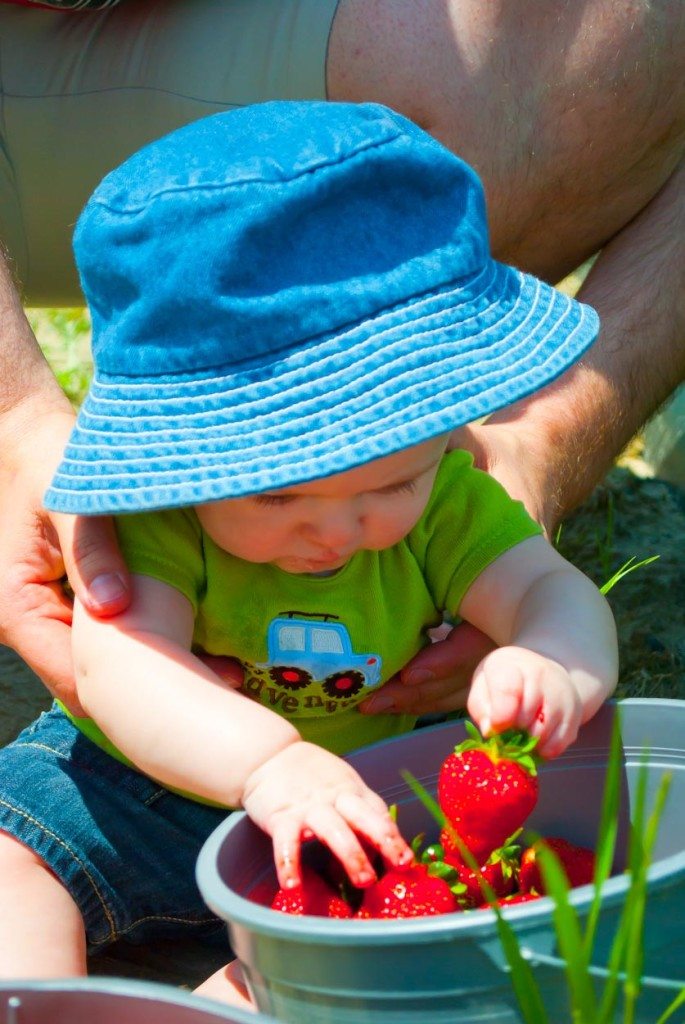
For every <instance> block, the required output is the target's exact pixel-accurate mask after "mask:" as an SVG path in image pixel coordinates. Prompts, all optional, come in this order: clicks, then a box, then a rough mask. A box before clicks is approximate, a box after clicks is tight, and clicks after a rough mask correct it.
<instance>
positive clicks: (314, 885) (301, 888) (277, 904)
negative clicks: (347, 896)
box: [271, 867, 352, 917]
mask: <svg viewBox="0 0 685 1024" xmlns="http://www.w3.org/2000/svg"><path fill="white" fill-rule="evenodd" d="M271 909H272V910H280V911H282V912H283V913H284V914H297V915H302V914H311V915H313V916H314V917H352V908H351V907H350V905H349V904H348V903H347V902H346V901H345V900H344V899H343V898H342V896H339V895H338V893H336V892H335V890H334V889H331V888H330V886H328V885H326V883H325V882H324V880H323V878H320V877H319V876H318V875H317V874H316V872H315V871H312V869H311V868H307V867H303V868H302V884H301V885H298V886H295V888H294V889H279V890H278V892H277V893H276V895H275V896H274V898H273V900H272V903H271Z"/></svg>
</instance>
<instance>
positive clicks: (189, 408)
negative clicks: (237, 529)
mask: <svg viewBox="0 0 685 1024" xmlns="http://www.w3.org/2000/svg"><path fill="white" fill-rule="evenodd" d="M598 329H599V323H598V318H597V315H596V313H595V312H594V310H592V309H591V308H589V307H587V306H584V305H582V304H580V303H578V302H576V301H575V300H573V299H571V298H569V297H568V296H566V295H564V294H563V293H561V292H559V291H558V290H556V289H554V288H551V287H549V286H548V285H545V284H543V283H541V282H540V281H538V280H537V279H535V278H533V277H529V276H528V275H525V274H522V273H520V272H518V271H516V270H514V269H512V268H510V267H506V266H503V265H502V264H498V263H495V262H491V263H490V264H489V265H488V266H487V268H486V270H485V271H483V273H481V274H480V275H478V277H477V278H475V279H473V280H470V281H468V282H464V281H460V282H456V283H454V285H453V286H452V287H448V288H444V289H442V290H440V291H438V292H434V293H431V294H430V295H423V296H418V297H416V298H414V299H412V300H411V301H410V302H408V303H404V304H402V305H401V306H400V307H396V308H394V309H390V310H385V311H383V312H381V313H379V314H378V315H376V316H375V317H373V318H372V319H369V320H365V321H363V322H362V323H360V324H355V325H354V326H352V327H351V328H350V329H349V330H346V331H343V332H338V333H336V334H335V335H334V336H328V337H325V338H317V339H312V340H311V341H310V342H309V343H308V344H307V345H305V346H303V347H302V348H301V349H300V350H299V351H298V352H297V353H295V354H291V355H288V356H287V357H285V358H282V359H273V357H272V360H271V363H270V365H268V366H265V365H264V363H263V362H262V363H258V362H257V361H251V360H250V359H249V358H247V359H246V360H245V362H244V363H243V364H241V366H240V370H239V372H236V368H235V365H234V366H233V367H232V368H231V371H230V373H226V374H224V373H222V368H221V367H217V368H216V369H215V370H214V371H212V372H211V373H204V374H203V376H201V377H197V376H194V377H192V378H190V377H189V376H188V375H185V376H182V375H181V376H179V375H176V376H172V375H169V374H166V375H165V374H164V373H163V372H162V370H163V368H160V375H159V377H158V378H157V379H155V380H147V381H145V382H141V381H138V380H135V379H133V378H126V377H107V376H106V375H103V374H99V375H98V374H97V373H96V375H95V378H94V380H93V384H92V387H91V390H90V392H89V394H88V397H87V398H86V400H85V402H84V404H83V407H82V408H81V410H80V412H79V415H78V419H77V423H76V427H75V429H74V432H73V434H72V437H71V439H70V442H69V445H68V447H67V449H66V452H65V456H64V459H63V461H62V463H61V465H60V467H59V469H58V472H57V474H56V475H55V478H54V480H53V483H52V486H51V487H50V490H49V491H48V493H47V495H46V499H45V504H46V507H47V508H49V509H52V510H55V511H60V512H71V513H81V514H101V513H113V512H136V511H143V510H151V509H155V508H166V507H177V506H182V505H194V504H200V503H204V502H208V501H216V500H220V499H223V498H231V497H239V496H242V495H246V494H251V493H256V492H260V491H265V490H275V489H277V488H282V487H288V486H293V485H295V484H298V483H304V482H306V481H308V480H312V479H316V478H318V477H322V476H330V475H332V474H334V473H340V472H343V471H345V470H348V469H352V468H354V467H356V466H358V465H361V464H362V463H365V462H368V461H370V460H372V459H377V458H381V457H382V456H385V455H390V454H392V453H393V452H396V451H398V450H399V449H401V448H405V447H407V446H409V445H412V444H418V443H420V442H421V441H425V440H427V439H428V438H431V437H435V436H436V435H438V434H440V433H444V432H447V431H450V430H453V429H454V428H456V427H458V426H462V425H463V424H465V423H469V422H472V421H474V420H476V419H479V418H481V417H483V416H487V415H490V414H491V413H493V412H495V411H496V410H498V409H500V408H502V407H503V406H506V405H509V404H511V403H513V402H515V401H518V400H519V399H521V398H524V397H525V396H527V395H529V394H531V393H532V392H534V391H536V390H538V389H539V388H541V387H542V386H544V385H545V384H547V383H549V382H550V381H552V380H553V379H554V378H556V377H557V376H559V374H561V373H563V371H564V370H566V369H567V368H568V367H569V366H570V365H571V364H572V363H573V362H575V361H576V360H577V359H578V357H579V356H580V355H581V354H582V353H583V352H584V351H585V349H587V347H588V346H589V345H590V344H591V343H592V341H593V340H594V339H595V337H596V336H597V333H598Z"/></svg>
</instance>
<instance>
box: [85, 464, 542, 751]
mask: <svg viewBox="0 0 685 1024" xmlns="http://www.w3.org/2000/svg"><path fill="white" fill-rule="evenodd" d="M117 530H118V533H119V540H120V542H121V546H122V551H123V554H124V556H125V558H126V561H127V563H128V566H129V568H130V570H131V571H132V572H134V573H141V574H143V575H146V576H152V577H155V578H156V579H159V580H162V581H163V582H165V583H167V584H169V585H170V586H172V587H175V588H176V589H177V590H179V591H180V592H181V593H182V594H184V595H185V596H186V597H187V598H188V600H189V601H190V602H191V604H192V606H193V611H194V613H195V628H194V634H193V645H194V648H195V649H197V650H202V651H206V652H207V653H209V654H227V655H232V656H234V657H236V658H238V659H239V660H240V661H241V662H242V664H243V666H244V668H245V682H244V684H243V691H244V692H245V693H246V694H247V695H248V696H250V697H251V698H252V699H254V700H258V701H260V702H261V703H262V704H264V705H265V706H266V707H268V708H271V709H272V710H273V711H275V712H277V713H278V714H281V715H284V716H286V717H287V718H288V719H290V720H291V721H292V723H293V725H294V726H295V727H296V728H297V729H298V730H299V732H300V733H301V735H302V736H303V737H304V738H305V739H307V740H309V741H311V742H313V743H317V744H319V745H320V746H323V747H325V748H327V749H328V750H331V751H333V752H334V753H338V754H343V753H346V752H347V751H349V750H352V749H354V748H356V747H360V746H364V745H366V744H368V743H373V742H375V741H376V740H380V739H385V738H386V737H389V736H394V735H397V734H398V733H402V732H407V731H408V730H409V729H411V728H412V727H413V725H414V724H415V721H416V719H415V718H414V717H412V716H409V715H390V714H389V715H361V714H359V713H358V712H357V705H358V704H359V702H360V701H361V700H363V699H364V698H365V697H367V696H368V695H369V693H370V692H371V691H372V690H373V689H374V688H376V687H378V686H380V685H381V683H383V682H384V681H386V680H387V679H389V678H390V677H391V676H392V675H394V674H395V673H396V672H398V671H399V670H400V669H401V668H402V667H403V666H404V665H406V663H407V662H408V661H409V660H410V659H411V658H412V657H413V656H414V655H415V654H416V653H417V651H419V650H420V649H421V648H422V647H424V646H425V645H426V644H427V643H429V642H430V641H429V638H428V630H429V629H431V628H432V627H435V626H437V625H439V624H440V623H441V622H442V620H443V615H444V613H446V614H447V615H450V616H457V615H458V613H459V607H460V604H461V601H462V598H463V597H464V595H465V593H466V591H467V590H468V588H469V587H470V585H471V584H472V583H473V581H474V580H475V579H476V578H477V577H478V576H479V575H480V573H481V572H482V571H483V569H485V568H486V566H488V565H489V564H490V563H491V562H492V561H494V559H496V558H497V557H498V556H499V555H501V554H503V553H504V552H505V551H507V550H508V549H509V548H511V547H513V546H514V545H515V544H517V543H519V542H520V541H522V540H525V539H526V538H528V537H532V536H535V535H537V534H539V533H540V532H541V530H540V527H539V526H538V525H537V523H535V522H533V520H532V519H531V518H530V517H529V516H528V514H527V513H526V511H525V510H524V508H523V505H522V504H521V503H520V502H515V501H513V500H512V499H511V498H510V497H509V496H508V495H507V494H506V492H505V491H504V489H503V488H502V487H501V486H500V485H499V484H498V483H497V482H496V481H495V480H493V479H492V477H490V476H488V475H487V474H486V473H482V472H480V471H479V470H476V469H474V468H473V463H472V458H471V455H470V454H468V453H467V452H463V451H454V452H450V453H448V454H447V455H446V456H445V457H444V458H443V460H442V462H441V464H440V467H439V469H438V473H437V475H436V480H435V484H434V487H433V491H432V493H431V497H430V500H429V502H428V505H427V507H426V509H425V511H424V513H423V515H422V516H421V519H420V520H419V522H418V523H417V524H416V526H415V527H414V529H413V530H412V531H411V533H409V534H408V535H407V537H405V538H404V540H402V541H401V542H400V543H399V544H396V545H394V547H392V548H388V549H387V550H385V551H360V552H358V553H357V554H356V555H354V556H353V557H352V558H351V559H350V561H349V562H348V563H347V564H346V565H345V566H343V568H342V569H340V570H339V571H337V572H336V573H334V574H333V575H330V576H307V575H295V574H291V573H287V572H285V571H283V570H282V569H278V568H276V567H275V566H273V565H268V564H267V565H264V564H254V563H252V562H246V561H243V560H242V559H239V558H235V557H234V556H233V555H230V554H228V553H227V552H226V551H223V550H222V549H221V548H219V547H217V545H216V544H214V542H213V541H212V540H211V539H210V538H209V537H208V536H207V534H205V533H204V532H203V530H202V528H201V526H200V524H199V522H198V519H197V516H196V515H195V512H194V511H193V510H192V509H190V508H185V509H172V510H168V511H161V512H149V513H139V514H135V515H126V516H120V517H119V518H118V520H117ZM75 721H76V724H77V725H78V726H79V728H80V729H82V731H83V732H84V733H86V735H87V736H89V737H90V739H92V740H93V741H94V742H95V743H97V744H98V745H100V746H102V747H104V748H105V749H106V750H108V751H109V752H110V753H112V754H113V755H114V756H115V757H119V758H120V759H123V760H126V759H125V758H123V755H121V754H120V753H119V752H118V751H117V750H116V748H114V747H113V745H112V744H111V743H110V742H109V741H108V740H107V739H106V737H105V736H104V735H103V733H102V732H101V731H100V730H99V729H98V727H97V726H96V725H95V723H94V722H92V721H91V720H90V719H76V720H75Z"/></svg>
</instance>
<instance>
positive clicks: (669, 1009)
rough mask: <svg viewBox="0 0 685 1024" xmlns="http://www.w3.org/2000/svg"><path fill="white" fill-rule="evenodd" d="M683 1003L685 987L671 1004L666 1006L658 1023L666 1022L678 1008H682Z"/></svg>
mask: <svg viewBox="0 0 685 1024" xmlns="http://www.w3.org/2000/svg"><path fill="white" fill-rule="evenodd" d="M683 1003H685V988H683V990H682V991H681V992H680V993H679V994H678V995H677V996H676V997H675V999H674V1000H673V1002H672V1003H671V1004H670V1006H667V1007H666V1009H665V1010H664V1012H663V1013H662V1014H661V1016H660V1017H659V1019H658V1021H657V1022H656V1024H666V1021H668V1020H670V1019H671V1017H672V1016H673V1014H674V1013H675V1012H676V1010H679V1009H680V1007H681V1006H682V1005H683Z"/></svg>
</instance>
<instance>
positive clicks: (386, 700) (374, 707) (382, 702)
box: [365, 693, 395, 714]
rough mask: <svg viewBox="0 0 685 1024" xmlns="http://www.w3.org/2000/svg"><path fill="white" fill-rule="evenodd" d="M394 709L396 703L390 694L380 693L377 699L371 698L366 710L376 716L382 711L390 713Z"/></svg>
mask: <svg viewBox="0 0 685 1024" xmlns="http://www.w3.org/2000/svg"><path fill="white" fill-rule="evenodd" d="M394 707H395V701H394V700H393V698H392V697H391V696H390V694H389V693H379V694H378V696H377V697H372V698H371V700H370V701H369V703H368V704H367V705H366V708H365V710H366V711H367V712H370V713H371V714H376V713H377V712H381V711H390V709H391V708H394Z"/></svg>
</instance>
